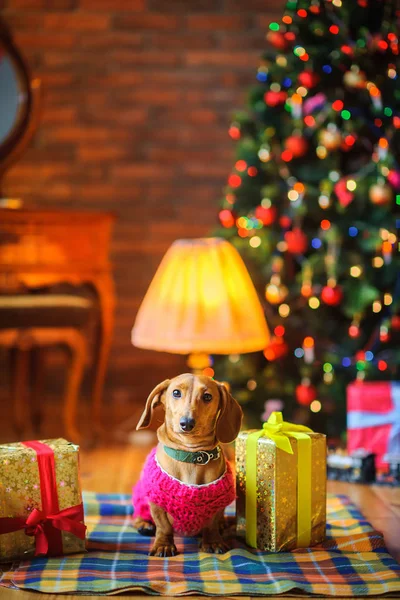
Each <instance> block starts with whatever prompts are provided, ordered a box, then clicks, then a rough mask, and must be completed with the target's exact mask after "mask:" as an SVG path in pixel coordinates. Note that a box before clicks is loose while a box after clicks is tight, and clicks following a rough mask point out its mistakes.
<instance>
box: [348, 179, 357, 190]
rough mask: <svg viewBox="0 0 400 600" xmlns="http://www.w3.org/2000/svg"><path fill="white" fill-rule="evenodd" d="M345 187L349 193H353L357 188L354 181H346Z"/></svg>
mask: <svg viewBox="0 0 400 600" xmlns="http://www.w3.org/2000/svg"><path fill="white" fill-rule="evenodd" d="M346 187H347V189H348V190H349V191H350V192H354V190H355V189H356V187H357V183H356V182H355V181H354V179H348V180H347V182H346Z"/></svg>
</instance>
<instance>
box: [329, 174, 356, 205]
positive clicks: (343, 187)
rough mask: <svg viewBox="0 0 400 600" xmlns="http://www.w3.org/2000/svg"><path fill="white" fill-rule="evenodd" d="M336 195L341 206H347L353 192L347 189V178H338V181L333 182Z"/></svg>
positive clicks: (351, 199)
mask: <svg viewBox="0 0 400 600" xmlns="http://www.w3.org/2000/svg"><path fill="white" fill-rule="evenodd" d="M333 189H334V191H335V194H336V196H337V197H338V200H339V204H340V205H341V206H344V207H346V206H348V205H349V204H350V203H351V202H353V198H354V194H353V192H350V190H348V189H347V179H346V178H343V179H339V181H338V182H337V183H336V184H335V187H334V188H333Z"/></svg>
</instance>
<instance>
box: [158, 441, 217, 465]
mask: <svg viewBox="0 0 400 600" xmlns="http://www.w3.org/2000/svg"><path fill="white" fill-rule="evenodd" d="M164 452H165V453H166V454H168V456H170V457H171V458H174V459H175V460H179V461H180V462H185V463H192V464H193V465H208V463H209V462H210V460H217V458H219V457H220V456H221V448H220V447H219V446H216V447H215V448H213V449H212V450H198V451H197V452H188V451H187V450H177V449H175V448H170V447H169V446H164Z"/></svg>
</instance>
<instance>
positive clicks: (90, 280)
mask: <svg viewBox="0 0 400 600" xmlns="http://www.w3.org/2000/svg"><path fill="white" fill-rule="evenodd" d="M113 221H114V217H113V215H111V214H109V213H89V212H77V211H74V212H67V211H55V210H54V211H44V210H9V209H3V210H0V290H3V293H4V292H6V293H12V292H13V291H15V290H19V289H21V286H23V287H24V288H25V289H26V290H28V291H32V290H37V289H39V288H45V287H49V286H54V285H55V284H58V283H69V284H72V285H73V286H83V285H84V284H87V285H89V286H91V288H92V289H93V290H94V292H95V293H96V295H97V298H98V302H99V312H98V314H99V319H98V339H97V344H96V356H95V361H94V363H95V364H94V384H93V394H92V408H93V410H92V415H93V420H94V425H95V427H96V430H97V431H99V427H100V416H101V415H100V412H101V397H102V391H103V383H104V377H105V373H106V367H107V358H108V354H109V350H110V344H111V336H112V330H113V317H114V305H115V296H114V283H113V278H112V274H111V266H110V262H109V246H110V238H111V228H112V224H113ZM9 335H10V336H11V337H10V338H7V339H8V342H9V343H11V342H10V339H11V338H12V339H14V340H15V337H13V335H14V336H15V334H9ZM29 335H30V336H31V341H36V343H37V344H38V345H39V346H41V345H43V344H44V345H46V344H48V343H49V342H50V338H51V335H50V334H49V332H47V333H45V332H37V331H36V332H33V331H30V333H29ZM63 335H66V336H69V340H70V344H69V345H70V346H71V347H73V348H74V352H75V356H81V355H82V352H83V351H82V345H83V343H82V340H81V339H79V335H76V334H72V332H69V333H65V332H64V334H63ZM53 340H54V341H55V337H54V334H53ZM76 363H79V364H80V359H79V358H76ZM20 369H24V365H22V366H20ZM79 370H80V367H79V369H78V374H75V375H74V377H73V379H74V381H73V382H72V383H71V382H70V386H69V394H70V395H69V398H70V400H69V401H68V394H67V406H69V408H70V412H69V414H68V415H67V422H68V423H69V427H70V429H71V430H73V431H74V439H76V438H77V437H78V432H77V431H76V427H75V426H74V423H73V412H74V411H73V410H72V412H71V407H74V406H75V405H76V400H74V399H72V400H71V394H72V392H71V389H72V390H74V389H77V386H78V384H79V381H78V380H79V378H80V376H79ZM71 415H72V416H71Z"/></svg>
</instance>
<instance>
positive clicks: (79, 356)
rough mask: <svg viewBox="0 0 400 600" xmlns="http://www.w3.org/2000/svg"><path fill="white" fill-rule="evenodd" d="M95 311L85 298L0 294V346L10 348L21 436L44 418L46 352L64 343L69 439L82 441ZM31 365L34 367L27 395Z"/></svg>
mask: <svg viewBox="0 0 400 600" xmlns="http://www.w3.org/2000/svg"><path fill="white" fill-rule="evenodd" d="M91 313H92V302H91V301H90V300H88V299H86V298H82V297H79V296H72V295H71V296H69V295H55V294H36V295H31V294H24V295H15V296H10V295H9V296H1V297H0V345H1V346H4V347H6V348H8V349H10V351H11V357H12V360H11V394H12V404H13V424H14V428H15V430H16V434H17V435H18V436H22V434H23V432H24V430H25V429H26V425H27V424H28V422H29V419H30V420H31V422H32V425H33V428H34V431H35V433H39V431H40V424H41V421H42V410H41V395H42V380H43V354H44V352H45V350H46V349H47V348H48V347H50V346H56V345H62V346H64V347H66V348H67V349H68V350H69V352H70V355H71V359H70V363H69V369H68V376H67V385H66V391H65V397H64V413H63V414H64V424H65V431H66V435H67V437H68V439H70V440H72V441H79V439H80V434H79V431H78V427H77V423H76V420H77V419H76V417H77V405H78V400H79V392H80V387H81V382H82V377H83V373H84V367H85V364H86V363H87V362H88V349H87V343H86V337H85V326H86V325H87V324H88V323H89V321H90V318H91ZM30 367H31V368H32V370H33V378H32V386H31V390H30V391H31V394H30V395H29V400H30V401H29V402H27V398H28V390H29V387H30V386H29V383H30V377H29V375H30Z"/></svg>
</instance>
